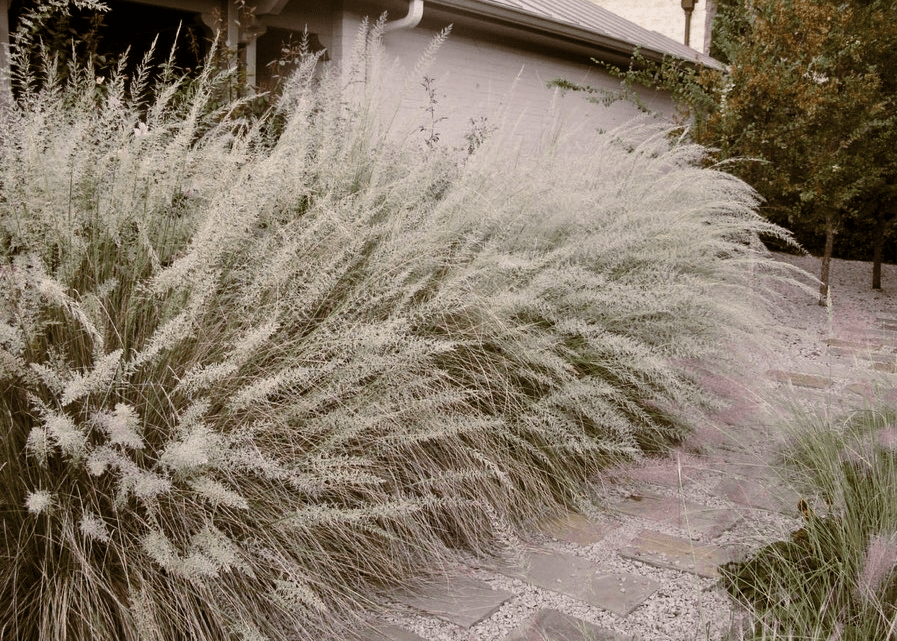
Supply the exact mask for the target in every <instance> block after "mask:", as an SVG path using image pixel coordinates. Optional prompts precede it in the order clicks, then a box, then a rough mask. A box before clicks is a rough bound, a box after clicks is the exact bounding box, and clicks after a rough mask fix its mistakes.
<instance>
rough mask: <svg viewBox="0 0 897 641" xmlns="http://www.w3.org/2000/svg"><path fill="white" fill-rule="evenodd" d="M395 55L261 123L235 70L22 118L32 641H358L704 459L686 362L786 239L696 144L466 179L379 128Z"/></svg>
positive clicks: (746, 323) (642, 147)
mask: <svg viewBox="0 0 897 641" xmlns="http://www.w3.org/2000/svg"><path fill="white" fill-rule="evenodd" d="M378 39H379V25H377V26H375V27H374V28H372V29H371V30H369V31H365V32H363V33H361V34H360V36H359V38H358V42H357V44H356V55H355V58H354V59H353V60H352V61H351V62H350V64H348V65H347V66H346V68H345V69H344V70H343V71H342V72H334V73H329V72H316V70H315V65H314V60H313V59H310V60H307V61H306V62H305V63H304V64H303V65H302V67H301V68H300V69H299V71H298V72H297V73H296V74H295V75H294V76H293V77H292V79H291V80H290V81H289V82H288V83H287V84H286V86H285V88H284V95H283V96H282V98H281V99H280V101H279V103H278V107H277V112H276V113H272V114H269V115H268V116H266V117H265V118H262V119H261V120H260V121H258V122H256V123H251V122H249V123H248V122H242V121H234V120H232V119H229V118H227V117H226V113H224V114H222V113H221V112H213V113H210V110H209V108H208V107H207V103H208V100H209V97H210V96H211V95H213V94H214V91H213V88H214V79H213V78H211V72H208V71H207V72H205V73H204V74H203V75H202V77H201V78H200V79H199V80H198V81H197V82H196V83H195V84H192V85H189V86H181V85H179V84H178V83H177V82H173V83H167V84H166V83H161V84H158V85H157V86H155V87H154V92H153V94H154V96H155V97H154V100H153V102H152V103H151V104H149V105H146V104H144V103H143V102H141V99H140V96H141V95H142V94H143V92H142V91H141V83H140V82H137V84H136V85H134V86H131V88H130V90H126V89H128V86H129V85H128V81H127V79H126V78H124V77H122V76H120V75H119V76H117V77H114V78H112V79H111V80H110V81H108V82H107V89H106V91H107V93H105V94H104V95H103V96H102V97H101V98H98V97H97V94H96V85H95V82H94V79H93V77H92V74H91V73H90V70H89V67H88V68H86V69H81V70H80V71H78V73H74V74H72V75H71V76H70V77H69V80H68V82H66V83H64V84H59V83H55V82H53V81H52V76H48V80H49V81H48V82H45V83H43V84H42V86H41V88H39V89H31V90H27V91H25V92H24V93H23V95H22V98H21V101H20V102H19V104H18V105H17V106H15V107H14V108H12V109H11V110H10V111H9V112H8V113H6V114H4V117H3V120H2V127H3V132H2V133H3V135H2V137H0V139H2V143H0V145H2V151H0V230H2V231H0V233H2V239H0V240H2V245H0V273H2V280H0V288H2V290H0V291H2V303H0V305H2V306H0V313H2V316H0V320H2V322H0V359H2V367H0V374H2V385H3V394H2V397H0V421H2V430H0V504H2V506H3V507H2V512H0V514H2V519H3V532H4V535H3V539H2V541H3V543H2V546H3V547H2V555H3V562H2V563H0V636H3V638H11V639H38V638H39V639H46V640H54V639H63V638H69V639H71V638H74V639H87V638H116V639H181V638H183V639H187V638H191V639H192V638H203V639H224V638H227V639H231V638H244V639H259V638H270V639H287V638H296V636H297V635H298V636H299V638H313V637H316V636H321V635H326V634H332V635H333V636H334V637H336V638H347V637H348V636H351V632H352V631H353V630H355V626H354V624H353V623H352V616H353V615H354V613H356V612H358V610H359V608H360V607H363V606H366V605H373V603H372V602H371V599H370V595H372V594H374V590H376V589H377V588H378V587H382V586H388V585H395V584H397V583H399V582H402V581H406V580H408V579H409V578H410V577H414V576H416V575H419V574H420V572H421V571H422V570H421V569H422V568H427V567H434V566H438V564H439V563H440V562H442V561H444V560H446V559H450V558H452V556H453V554H455V551H456V550H458V549H465V550H468V551H473V552H475V553H480V554H485V553H494V552H497V551H500V542H501V540H502V532H503V531H504V530H503V528H504V527H506V526H507V525H509V526H513V527H522V526H525V524H526V523H527V521H528V520H529V519H531V518H533V517H535V516H538V515H540V514H544V513H545V512H547V511H551V510H555V509H559V507H560V506H570V505H575V504H576V503H577V501H580V500H583V497H582V494H583V492H582V484H583V483H584V482H586V481H588V480H589V479H590V478H591V477H592V476H593V474H594V473H595V472H596V471H597V470H599V469H601V467H602V466H603V465H605V464H606V463H608V462H612V461H618V460H621V459H631V458H636V457H640V456H643V455H644V453H645V452H654V451H659V450H663V448H664V447H666V446H668V445H669V444H670V443H672V442H675V441H676V440H677V439H679V438H681V436H682V435H683V434H684V433H685V432H686V430H687V426H686V424H685V423H684V421H683V420H682V418H681V411H683V408H688V407H691V406H693V405H694V404H696V403H701V402H703V401H704V400H709V399H707V398H706V397H705V395H704V394H703V393H702V392H701V390H700V389H699V388H698V387H697V386H696V384H695V383H694V382H693V381H692V380H691V378H689V376H688V375H687V373H686V372H684V371H682V370H680V369H678V368H677V367H676V366H675V365H674V364H673V363H674V358H699V357H700V358H707V357H710V356H712V355H714V354H719V353H721V352H725V351H726V349H727V347H726V341H727V340H728V339H729V338H731V337H732V336H733V335H742V334H744V333H751V332H753V331H754V330H755V329H756V328H757V327H758V326H759V325H758V323H760V322H762V320H763V315H762V309H763V306H762V305H761V304H759V303H762V302H763V300H765V299H764V298H763V294H764V291H765V290H764V282H765V281H764V279H763V278H761V275H762V274H764V273H768V274H769V275H770V277H771V278H783V279H787V274H785V273H781V272H777V271H776V270H777V269H778V268H777V266H776V264H775V263H774V262H773V261H772V260H771V259H770V258H769V257H768V256H766V255H765V254H764V253H763V251H762V247H761V246H760V244H759V242H758V241H757V240H756V236H757V233H758V232H765V233H778V234H780V233H781V232H780V230H778V229H777V228H774V227H772V226H770V225H768V224H767V223H765V222H764V221H763V220H762V219H760V218H759V217H758V216H757V215H756V214H755V213H754V211H753V207H754V205H755V204H756V202H755V196H754V194H753V193H752V192H751V191H750V189H749V188H748V187H746V186H745V185H744V184H743V183H741V182H739V181H737V180H735V179H733V178H731V177H730V176H728V175H726V174H724V173H722V172H719V171H715V170H711V169H699V168H697V166H696V161H698V160H699V159H700V157H701V155H702V153H703V152H702V150H701V149H700V148H699V147H696V146H693V145H684V144H681V142H678V141H673V142H670V140H669V137H668V135H667V132H666V131H664V130H661V129H658V128H657V127H654V128H650V127H639V128H634V129H632V130H626V131H622V132H617V133H615V134H611V135H603V136H601V135H595V136H594V137H591V138H589V144H590V145H591V146H592V149H593V151H592V153H591V154H590V155H589V156H588V157H583V156H573V155H570V154H567V153H566V152H565V150H564V148H563V147H558V146H557V145H555V146H550V145H546V146H544V147H543V148H542V150H541V151H539V150H538V149H536V148H535V146H534V149H533V150H532V153H531V154H522V153H520V154H509V153H508V147H507V146H506V145H505V144H504V142H503V140H502V139H501V138H499V137H498V134H496V136H495V137H493V138H492V139H491V140H487V141H485V142H484V143H483V144H482V145H481V146H480V147H479V148H478V149H477V150H476V152H475V153H474V154H473V155H472V156H470V157H469V158H467V159H466V161H462V160H459V159H458V158H456V157H455V156H453V154H452V153H451V152H449V151H446V150H445V149H442V148H440V147H438V146H433V145H426V144H424V141H422V140H419V141H417V142H415V141H414V140H413V139H410V138H403V137H402V136H400V135H396V134H395V132H391V131H390V130H389V128H388V127H387V126H386V125H385V124H384V122H383V120H382V119H381V118H380V117H379V115H378V113H379V112H378V110H377V109H376V108H375V105H378V104H379V103H378V98H377V88H378V87H381V86H382V85H381V84H379V83H378V81H377V80H376V79H377V77H378V76H377V74H378V73H380V72H379V71H378V69H379V68H380V67H381V66H382V65H380V64H379V59H380V58H379V53H378V46H379V45H378ZM353 74H355V75H353ZM365 77H367V78H369V79H370V80H369V81H368V82H362V80H361V79H362V78H365ZM175 97H177V98H176V99H175ZM98 102H99V106H97V103H98ZM272 123H273V124H272ZM272 132H273V133H272ZM574 158H576V161H575V162H574V160H573V159H574ZM767 293H768V292H767Z"/></svg>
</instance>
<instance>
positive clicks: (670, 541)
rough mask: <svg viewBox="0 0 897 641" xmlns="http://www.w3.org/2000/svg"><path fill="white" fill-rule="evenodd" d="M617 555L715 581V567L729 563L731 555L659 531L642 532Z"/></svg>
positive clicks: (716, 548)
mask: <svg viewBox="0 0 897 641" xmlns="http://www.w3.org/2000/svg"><path fill="white" fill-rule="evenodd" d="M620 555H621V556H623V557H625V558H627V559H633V560H634V561H641V562H643V563H648V564H649V565H656V566H658V567H662V568H669V569H671V570H680V571H682V572H691V573H692V574H697V575H699V576H704V577H708V578H717V577H719V576H720V574H719V572H718V567H719V566H720V565H722V564H724V563H728V562H729V561H731V560H732V558H731V555H730V554H729V553H728V552H727V551H726V550H724V549H722V548H720V547H718V546H716V545H702V544H700V543H695V542H693V541H690V540H689V539H683V538H680V537H678V536H670V535H669V534H663V533H661V532H653V531H651V530H642V531H641V532H640V533H639V534H638V536H636V537H635V538H634V539H633V540H632V542H631V543H630V544H629V545H627V546H626V547H624V548H623V549H622V550H620Z"/></svg>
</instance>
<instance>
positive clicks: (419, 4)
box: [383, 0, 424, 33]
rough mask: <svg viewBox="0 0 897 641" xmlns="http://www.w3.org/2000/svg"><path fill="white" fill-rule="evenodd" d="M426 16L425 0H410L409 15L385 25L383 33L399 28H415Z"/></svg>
mask: <svg viewBox="0 0 897 641" xmlns="http://www.w3.org/2000/svg"><path fill="white" fill-rule="evenodd" d="M423 17H424V0H410V2H409V3H408V15H406V16H405V17H404V18H401V19H399V20H393V21H392V22H387V23H386V24H385V25H383V33H389V32H390V31H398V30H399V29H414V28H415V27H416V26H417V25H418V24H420V21H421V18H423Z"/></svg>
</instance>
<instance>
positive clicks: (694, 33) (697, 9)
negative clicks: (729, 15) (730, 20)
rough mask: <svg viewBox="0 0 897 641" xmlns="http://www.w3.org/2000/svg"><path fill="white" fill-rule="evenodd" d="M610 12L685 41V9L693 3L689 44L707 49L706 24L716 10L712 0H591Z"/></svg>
mask: <svg viewBox="0 0 897 641" xmlns="http://www.w3.org/2000/svg"><path fill="white" fill-rule="evenodd" d="M591 1H592V2H594V3H595V4H597V5H599V6H601V7H604V8H605V9H607V10H609V11H612V12H613V13H615V14H617V15H619V16H621V17H623V18H626V19H627V20H631V21H632V22H634V23H636V24H638V25H641V26H642V27H644V28H645V29H650V30H652V31H656V32H658V33H662V34H663V35H665V36H667V37H669V38H672V39H674V40H676V41H678V42H682V43H684V42H685V39H684V38H685V25H686V16H687V13H686V9H684V8H683V7H684V6H693V7H694V8H693V9H692V11H691V17H690V20H689V31H690V34H689V36H690V37H689V46H690V47H692V48H693V49H697V50H698V51H702V52H704V53H707V52H708V51H710V25H711V23H712V22H713V16H714V15H715V13H716V2H715V0H685V2H683V1H682V0H591Z"/></svg>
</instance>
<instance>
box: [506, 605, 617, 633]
mask: <svg viewBox="0 0 897 641" xmlns="http://www.w3.org/2000/svg"><path fill="white" fill-rule="evenodd" d="M633 638H634V637H632V636H625V637H624V636H622V635H620V634H617V633H616V632H613V631H611V630H607V629H605V628H599V627H598V626H597V625H594V624H592V623H589V622H588V621H583V620H582V619H577V618H576V617H572V616H570V615H568V614H564V613H563V612H558V611H557V610H550V609H547V608H546V609H542V610H539V611H538V612H536V613H535V614H534V615H533V616H531V617H530V618H529V619H527V620H526V621H524V622H523V623H522V624H521V625H520V626H519V627H518V628H517V629H516V630H514V632H512V633H511V635H510V636H509V637H507V638H506V639H505V641H631V640H632V639H633Z"/></svg>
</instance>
